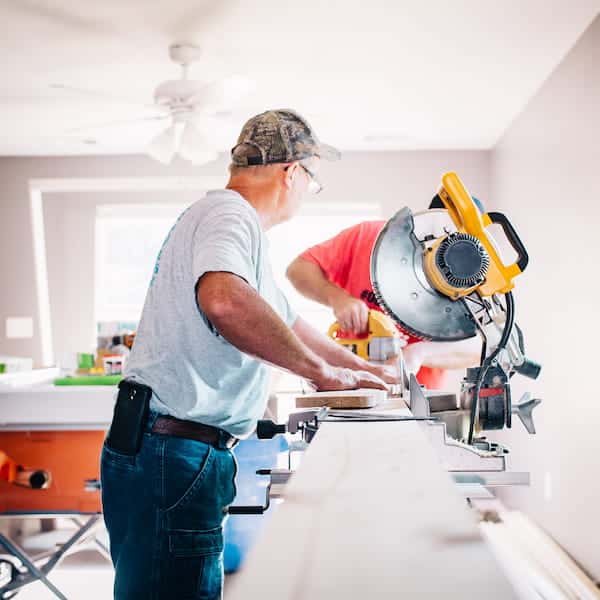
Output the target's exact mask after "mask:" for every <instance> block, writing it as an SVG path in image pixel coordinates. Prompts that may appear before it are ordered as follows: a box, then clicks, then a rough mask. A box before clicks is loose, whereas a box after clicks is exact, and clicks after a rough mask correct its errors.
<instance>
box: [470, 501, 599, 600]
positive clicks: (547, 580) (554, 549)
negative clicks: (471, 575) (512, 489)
mask: <svg viewBox="0 0 600 600" xmlns="http://www.w3.org/2000/svg"><path fill="white" fill-rule="evenodd" d="M499 517H500V520H499V521H498V522H490V521H482V522H481V530H482V532H483V534H484V536H485V538H486V539H487V540H488V542H489V544H490V546H491V548H492V550H493V552H494V553H495V554H496V557H497V558H498V561H499V562H500V563H501V564H502V566H503V567H504V571H505V573H506V574H507V575H508V577H509V579H510V580H511V583H512V584H513V586H514V588H515V591H516V592H517V594H518V595H519V598H520V599H521V600H599V599H600V590H599V589H598V587H597V586H596V585H595V584H594V582H593V581H592V580H591V579H590V578H589V577H588V575H587V574H586V573H585V572H584V571H583V570H582V569H581V568H580V567H578V566H577V564H576V563H575V561H573V559H572V558H571V557H570V556H569V555H568V554H567V553H566V552H565V551H564V550H563V549H562V548H561V547H560V546H559V545H558V544H557V543H556V542H555V541H554V540H553V539H552V538H551V537H550V536H549V535H548V534H546V533H545V532H544V531H542V530H541V529H540V528H539V527H538V526H537V525H535V524H534V523H533V522H532V521H531V520H530V519H528V518H527V517H526V516H525V515H524V514H522V513H520V512H517V511H502V512H501V513H500V514H499Z"/></svg>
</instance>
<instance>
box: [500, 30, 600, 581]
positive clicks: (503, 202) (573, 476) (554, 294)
mask: <svg viewBox="0 0 600 600" xmlns="http://www.w3.org/2000/svg"><path fill="white" fill-rule="evenodd" d="M599 140H600V18H598V19H596V21H595V22H594V23H593V24H592V25H591V26H590V28H589V29H588V31H587V32H586V33H585V34H584V35H583V37H582V38H581V39H580V41H579V42H578V44H577V45H576V46H575V48H574V49H573V50H572V52H571V53H570V54H569V55H568V56H567V57H566V58H565V60H564V61H563V63H562V64H561V65H560V66H559V67H558V68H557V70H556V71H555V72H554V74H553V75H552V76H551V77H550V78H549V80H548V81H547V82H546V83H545V85H544V86H543V88H542V89H541V90H540V91H539V93H538V94H537V95H536V96H535V97H534V98H533V100H532V101H531V102H530V103H529V105H528V106H527V107H526V109H525V110H524V112H523V113H522V114H521V115H520V116H519V117H518V119H517V120H516V121H515V122H514V123H513V124H512V126H511V127H510V128H509V129H508V131H507V132H506V134H505V135H504V136H503V138H502V139H501V140H500V142H499V144H498V145H497V147H496V148H495V149H494V151H493V153H492V157H491V184H492V188H491V192H492V200H493V203H494V205H495V206H497V207H498V208H500V209H501V210H502V211H504V212H506V213H507V214H509V215H510V216H511V217H512V218H514V220H515V221H516V222H517V223H518V225H519V227H520V230H521V232H522V237H523V239H524V241H525V242H526V245H527V247H528V250H529V254H530V266H529V267H528V269H527V271H526V273H525V274H524V275H523V276H522V277H521V278H520V280H519V281H518V282H517V290H516V300H517V319H518V321H519V322H520V323H521V324H522V326H523V328H524V331H525V336H526V338H525V341H526V344H527V346H528V353H529V354H530V355H531V357H532V358H535V359H537V360H539V361H540V362H541V363H543V371H542V375H541V378H540V380H539V382H535V383H533V384H529V383H527V382H523V380H522V378H519V381H517V380H516V378H515V382H514V386H513V390H514V391H515V392H516V393H515V395H517V393H518V392H519V391H523V390H525V389H527V388H530V389H532V390H535V392H536V395H537V396H539V397H541V398H543V401H544V403H543V404H542V405H541V406H540V407H539V408H538V409H537V410H538V414H537V428H538V434H537V435H536V436H528V435H527V434H525V433H524V431H523V428H522V427H521V426H520V424H517V425H515V429H514V430H513V431H511V432H510V434H507V435H506V436H505V440H506V441H507V442H509V443H510V445H511V447H512V450H513V453H512V467H513V468H514V469H516V470H520V469H526V470H531V472H532V475H533V484H532V487H531V488H530V489H521V490H514V491H511V492H510V493H508V494H506V499H507V501H508V502H509V503H510V504H511V505H513V506H517V507H519V508H522V509H524V510H526V511H527V512H528V513H529V514H530V516H531V517H532V518H534V519H535V520H536V521H538V522H540V523H541V524H542V526H543V527H544V528H546V529H547V531H549V533H550V534H551V535H552V536H554V537H555V538H556V539H557V540H558V542H559V543H560V544H562V545H564V546H565V547H566V549H567V550H568V551H569V552H571V553H572V554H573V555H574V557H575V558H576V559H577V560H578V561H580V562H581V563H582V565H583V566H584V567H585V568H587V569H588V570H589V571H590V572H591V573H592V574H593V575H595V577H596V578H600V541H599V540H600V522H599V520H598V507H599V506H600V482H599V480H598V474H599V472H600V471H599V466H600V435H599V434H598V431H599V427H600V402H599V399H598V393H597V391H596V390H595V379H594V377H595V376H594V373H595V372H597V371H598V370H599V366H598V350H597V344H598V339H600V319H599V316H598V296H599V291H600V285H599V283H598V274H597V271H598V265H599V264H600V241H599V240H600V237H599V230H598V227H599V225H600V205H599V204H600V203H599V187H598V185H599V183H600V146H599Z"/></svg>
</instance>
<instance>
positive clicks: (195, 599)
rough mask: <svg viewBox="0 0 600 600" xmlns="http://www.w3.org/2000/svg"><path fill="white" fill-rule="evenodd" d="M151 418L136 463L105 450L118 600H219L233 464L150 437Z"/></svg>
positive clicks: (196, 447)
mask: <svg viewBox="0 0 600 600" xmlns="http://www.w3.org/2000/svg"><path fill="white" fill-rule="evenodd" d="M156 416H157V415H155V414H153V415H152V416H151V418H150V421H149V426H148V428H147V431H146V432H145V433H144V436H143V442H142V447H141V450H140V452H139V453H138V454H137V456H127V455H124V454H120V453H118V452H115V451H114V450H111V449H110V448H108V447H107V446H106V444H105V445H104V448H103V450H102V461H101V478H102V504H103V511H104V520H105V522H106V528H107V529H108V533H109V537H110V551H111V555H112V560H113V563H114V566H115V587H114V597H115V600H142V599H143V600H163V599H165V600H166V599H167V598H168V599H169V600H171V599H175V598H176V599H177V600H213V599H219V598H221V597H222V589H223V523H224V520H225V516H226V507H227V506H229V505H230V504H231V503H232V502H233V500H234V498H235V493H236V490H235V482H234V480H235V475H236V471H237V466H236V462H235V458H234V457H233V453H232V452H231V451H230V450H225V449H223V450H221V449H218V448H215V447H213V446H209V445H208V444H204V443H203V442H197V441H194V440H187V439H183V438H176V437H171V436H164V435H159V434H154V433H150V431H149V429H150V427H151V425H152V424H153V422H154V420H155V418H156Z"/></svg>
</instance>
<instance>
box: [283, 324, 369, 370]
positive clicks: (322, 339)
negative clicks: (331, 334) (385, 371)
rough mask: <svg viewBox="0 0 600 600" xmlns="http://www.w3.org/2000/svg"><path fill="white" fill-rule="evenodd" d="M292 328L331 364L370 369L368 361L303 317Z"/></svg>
mask: <svg viewBox="0 0 600 600" xmlns="http://www.w3.org/2000/svg"><path fill="white" fill-rule="evenodd" d="M292 329H293V330H294V333H295V334H296V335H297V336H298V337H299V338H300V339H301V340H302V341H303V342H304V343H305V344H306V345H307V346H308V347H309V348H310V349H311V350H312V351H313V352H315V353H316V354H318V355H319V356H321V357H322V358H324V359H325V360H326V361H327V362H328V363H329V364H331V365H334V366H336V367H347V368H349V369H363V370H364V369H367V370H368V369H369V368H370V365H369V364H368V363H367V362H366V361H364V360H363V359H362V358H360V357H359V356H356V354H354V353H352V352H350V350H348V349H346V348H344V347H343V346H341V345H340V344H336V343H335V342H334V341H333V340H331V339H329V338H328V337H327V336H325V335H323V334H322V333H321V332H319V331H317V330H316V329H315V328H314V327H313V326H312V325H310V324H309V323H307V322H306V321H305V320H304V319H303V318H302V317H298V318H297V319H296V323H294V327H293V328H292Z"/></svg>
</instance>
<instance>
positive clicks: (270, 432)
mask: <svg viewBox="0 0 600 600" xmlns="http://www.w3.org/2000/svg"><path fill="white" fill-rule="evenodd" d="M285 432H286V426H285V425H279V424H278V423H275V422H274V421H270V420H268V419H261V420H260V421H259V422H258V423H257V424H256V437H257V438H258V439H259V440H270V439H271V438H273V437H275V436H276V435H277V434H279V433H285Z"/></svg>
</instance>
